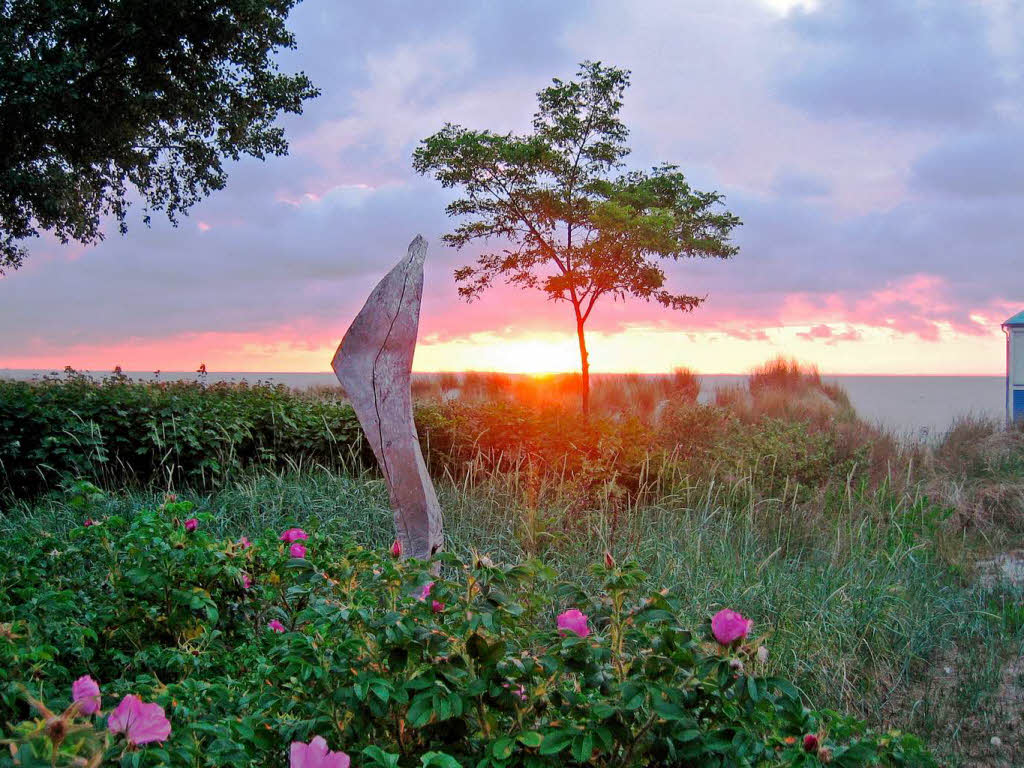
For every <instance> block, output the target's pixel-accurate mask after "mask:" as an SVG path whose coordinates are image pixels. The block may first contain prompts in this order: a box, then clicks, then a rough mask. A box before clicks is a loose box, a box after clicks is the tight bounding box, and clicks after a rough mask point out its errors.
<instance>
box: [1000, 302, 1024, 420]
mask: <svg viewBox="0 0 1024 768" xmlns="http://www.w3.org/2000/svg"><path fill="white" fill-rule="evenodd" d="M1003 333H1005V334H1006V421H1007V422H1009V423H1013V422H1014V421H1020V420H1024V311H1021V312H1018V313H1017V314H1016V315H1014V316H1013V317H1011V318H1010V319H1009V320H1007V321H1006V322H1005V323H1003Z"/></svg>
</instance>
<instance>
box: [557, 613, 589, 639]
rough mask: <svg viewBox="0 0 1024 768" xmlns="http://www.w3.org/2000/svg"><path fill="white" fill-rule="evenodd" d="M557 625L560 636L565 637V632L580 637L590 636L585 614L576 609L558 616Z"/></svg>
mask: <svg viewBox="0 0 1024 768" xmlns="http://www.w3.org/2000/svg"><path fill="white" fill-rule="evenodd" d="M557 624H558V629H559V631H560V632H561V633H562V635H565V633H566V632H572V633H573V634H576V635H579V636H580V637H586V636H587V635H589V634H590V627H589V626H587V614H585V613H583V612H582V611H579V610H578V609H576V608H570V609H569V610H568V611H566V612H565V613H560V614H558V620H557Z"/></svg>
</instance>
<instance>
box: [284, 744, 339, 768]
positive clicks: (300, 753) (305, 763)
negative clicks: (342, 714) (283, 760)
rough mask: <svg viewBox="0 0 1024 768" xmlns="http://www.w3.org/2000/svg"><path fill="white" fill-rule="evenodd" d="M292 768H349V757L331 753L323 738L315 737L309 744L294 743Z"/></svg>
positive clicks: (290, 765)
mask: <svg viewBox="0 0 1024 768" xmlns="http://www.w3.org/2000/svg"><path fill="white" fill-rule="evenodd" d="M288 765H289V767H290V768H348V765H349V756H348V755H346V754H345V753H344V752H331V751H330V750H329V749H328V748H327V742H326V741H325V740H324V738H323V737H322V736H314V737H313V740H312V741H311V742H309V744H303V743H302V742H301V741H293V742H292V751H291V760H290V761H289V763H288Z"/></svg>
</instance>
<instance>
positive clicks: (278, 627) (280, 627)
mask: <svg viewBox="0 0 1024 768" xmlns="http://www.w3.org/2000/svg"><path fill="white" fill-rule="evenodd" d="M267 628H268V629H272V630H274V631H275V632H284V624H282V623H281V622H280V621H278V620H277V619H271V620H270V621H268V622H267Z"/></svg>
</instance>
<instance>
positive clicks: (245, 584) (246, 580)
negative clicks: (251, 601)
mask: <svg viewBox="0 0 1024 768" xmlns="http://www.w3.org/2000/svg"><path fill="white" fill-rule="evenodd" d="M251 586H252V579H251V578H250V577H249V574H248V573H243V574H242V588H243V589H248V588H249V587H251Z"/></svg>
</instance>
